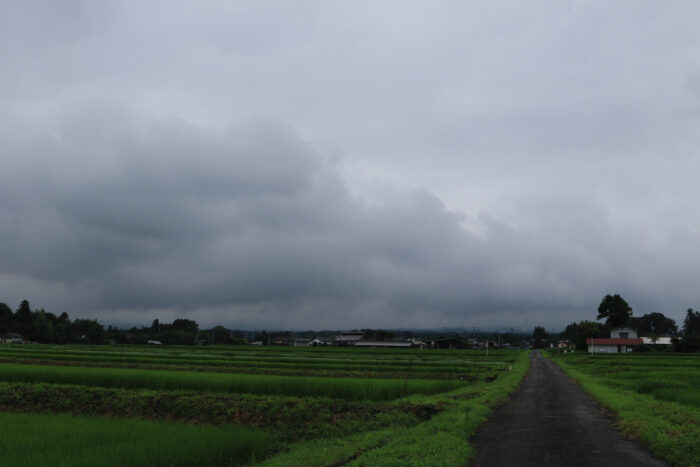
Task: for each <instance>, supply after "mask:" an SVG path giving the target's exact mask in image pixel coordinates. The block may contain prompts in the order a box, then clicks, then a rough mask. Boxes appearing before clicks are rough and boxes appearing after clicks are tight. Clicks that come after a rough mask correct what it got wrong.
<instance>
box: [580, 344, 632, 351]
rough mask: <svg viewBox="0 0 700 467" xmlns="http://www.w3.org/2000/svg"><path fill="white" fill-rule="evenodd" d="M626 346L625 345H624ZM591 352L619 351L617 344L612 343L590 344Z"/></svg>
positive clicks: (589, 349)
mask: <svg viewBox="0 0 700 467" xmlns="http://www.w3.org/2000/svg"><path fill="white" fill-rule="evenodd" d="M623 347H624V346H623ZM588 351H589V352H591V353H617V345H612V344H588ZM623 351H624V350H623Z"/></svg>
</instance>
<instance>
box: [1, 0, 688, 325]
mask: <svg viewBox="0 0 700 467" xmlns="http://www.w3.org/2000/svg"><path fill="white" fill-rule="evenodd" d="M68 5H72V6H68V7H67V6H66V5H65V4H64V5H62V6H61V8H54V7H52V6H51V4H47V5H46V6H43V7H39V6H33V7H29V6H27V5H25V3H24V2H17V3H14V4H13V3H6V4H4V5H3V7H2V8H3V11H2V13H3V14H0V58H2V60H3V63H4V64H5V68H6V69H7V70H12V72H11V73H7V74H5V75H4V76H3V77H1V78H0V97H1V98H2V100H3V104H4V105H3V108H2V109H0V158H1V161H2V171H0V300H4V301H7V302H10V303H12V304H14V303H15V302H19V300H21V299H22V298H25V297H26V298H29V299H31V300H32V301H33V303H34V304H36V305H38V306H45V307H46V308H48V309H51V310H54V311H59V312H60V311H68V312H69V313H71V315H74V316H95V317H98V318H100V319H101V320H104V321H106V322H115V323H134V322H148V321H149V320H151V319H153V318H156V317H157V318H160V319H166V320H167V319H172V318H175V317H178V316H183V317H184V316H186V317H192V318H194V319H197V320H198V321H200V322H202V323H204V324H217V323H221V324H225V325H229V326H238V327H250V326H266V327H276V328H282V327H286V328H321V327H333V328H338V327H354V326H385V327H388V326H391V327H395V326H396V327H397V326H442V325H460V324H464V325H465V326H471V325H478V326H511V325H513V326H516V327H520V326H523V327H528V326H532V325H534V324H540V323H544V324H548V325H550V324H551V325H552V326H559V325H563V324H566V323H568V322H570V321H572V320H580V319H592V318H594V314H595V312H594V310H595V307H596V305H597V303H598V301H599V300H600V298H601V297H602V295H604V294H605V293H613V292H614V293H621V294H622V295H623V296H624V297H625V298H627V299H628V301H630V303H631V304H632V306H633V307H634V308H635V310H636V313H637V314H642V313H647V312H652V311H661V312H664V313H667V314H669V315H671V316H673V317H674V318H676V319H678V318H680V317H681V314H682V312H683V310H684V309H685V308H687V307H691V306H692V307H697V306H700V303H699V302H700V297H699V296H698V295H699V294H700V292H698V290H697V287H696V286H695V284H694V279H695V271H696V270H697V269H698V266H700V240H699V238H700V236H699V235H698V234H700V221H699V220H698V216H697V214H696V210H697V200H698V199H699V198H700V189H698V188H697V185H698V184H697V174H699V173H700V162H699V158H698V157H697V153H698V149H699V148H700V131H698V130H700V128H698V127H699V125H698V124H699V123H700V62H698V59H697V57H698V56H700V55H699V52H700V50H699V48H698V44H700V32H698V30H697V28H696V25H695V22H696V21H695V18H697V17H698V14H699V13H700V11H698V10H699V8H700V7H698V6H697V4H696V3H694V2H687V3H679V4H677V5H675V7H674V8H673V9H667V10H663V9H662V8H665V7H663V6H662V5H659V4H655V3H653V2H648V3H645V2H629V3H625V2H619V3H616V4H615V5H610V4H609V3H607V2H606V3H600V4H596V3H594V2H586V3H577V2H556V3H554V4H550V3H548V2H534V3H530V2H529V3H528V5H527V6H525V4H521V3H518V2H516V3H514V4H512V5H510V7H508V8H501V7H497V6H488V7H486V6H484V5H481V6H479V7H478V8H477V7H476V6H475V5H473V4H466V3H465V4H460V5H451V4H449V3H439V2H434V3H432V4H431V5H429V6H427V5H426V4H422V3H418V4H414V5H409V4H406V3H404V2H402V3H400V4H393V5H392V4H390V3H386V4H385V3H384V2H382V4H381V5H370V4H366V5H357V4H356V3H347V4H338V3H333V4H317V3H314V2H301V3H295V4H294V5H292V4H289V3H287V2H281V3H274V2H273V3H269V4H266V5H261V4H260V3H259V2H252V3H248V2H235V3H228V2H225V3H223V4H219V3H217V2H203V3H202V4H201V5H200V6H198V7H197V8H196V9H194V8H192V7H191V6H189V4H188V3H187V2H183V3H181V4H180V3H177V2H166V3H164V4H158V3H150V2H149V4H148V5H147V6H143V7H139V8H136V7H135V5H131V4H127V3H124V4H119V3H100V4H96V3H91V2H86V3H83V2H75V3H69V4H68ZM399 6H400V7H399ZM266 115H273V116H274V117H266ZM231 122H237V123H231Z"/></svg>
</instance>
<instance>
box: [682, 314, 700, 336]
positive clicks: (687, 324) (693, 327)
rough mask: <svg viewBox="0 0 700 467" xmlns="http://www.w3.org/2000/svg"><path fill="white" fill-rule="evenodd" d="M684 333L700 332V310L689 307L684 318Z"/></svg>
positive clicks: (687, 334)
mask: <svg viewBox="0 0 700 467" xmlns="http://www.w3.org/2000/svg"><path fill="white" fill-rule="evenodd" d="M683 334H684V335H686V336H689V335H691V334H700V311H694V310H693V309H692V308H688V311H687V312H686V314H685V319H684V320H683Z"/></svg>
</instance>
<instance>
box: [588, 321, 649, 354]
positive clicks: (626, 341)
mask: <svg viewBox="0 0 700 467" xmlns="http://www.w3.org/2000/svg"><path fill="white" fill-rule="evenodd" d="M643 343H644V341H643V340H642V339H640V338H639V337H638V335H637V331H636V330H635V329H632V328H628V327H619V328H614V329H612V330H611V331H610V337H595V338H594V337H591V338H588V339H586V344H587V345H588V351H589V352H590V353H626V352H632V350H633V348H634V347H635V346H637V345H641V344H643Z"/></svg>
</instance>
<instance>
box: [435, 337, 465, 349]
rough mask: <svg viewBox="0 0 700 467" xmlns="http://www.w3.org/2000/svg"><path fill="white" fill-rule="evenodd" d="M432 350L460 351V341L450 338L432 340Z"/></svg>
mask: <svg viewBox="0 0 700 467" xmlns="http://www.w3.org/2000/svg"><path fill="white" fill-rule="evenodd" d="M430 348H431V349H458V348H459V339H457V338H454V337H448V338H445V339H430Z"/></svg>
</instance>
